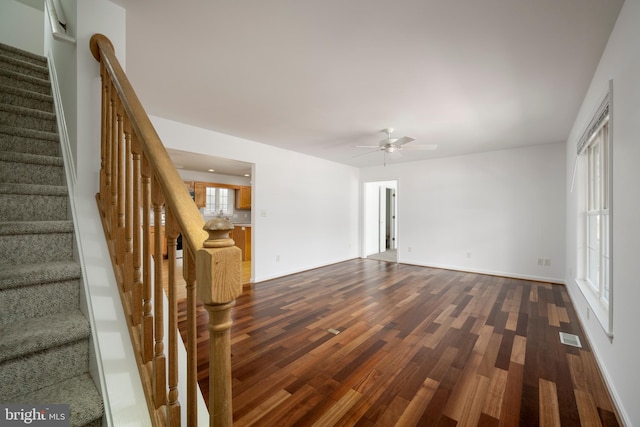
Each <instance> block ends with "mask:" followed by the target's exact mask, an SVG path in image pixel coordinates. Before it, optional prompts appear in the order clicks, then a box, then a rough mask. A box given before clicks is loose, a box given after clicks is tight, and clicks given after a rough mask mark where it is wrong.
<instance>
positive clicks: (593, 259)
mask: <svg viewBox="0 0 640 427" xmlns="http://www.w3.org/2000/svg"><path fill="white" fill-rule="evenodd" d="M588 262H589V271H588V277H587V278H588V279H589V282H591V284H592V285H593V286H594V287H595V288H596V291H598V292H600V289H599V288H600V279H599V276H600V268H599V266H600V254H599V253H598V251H596V250H594V249H592V248H589V259H588Z"/></svg>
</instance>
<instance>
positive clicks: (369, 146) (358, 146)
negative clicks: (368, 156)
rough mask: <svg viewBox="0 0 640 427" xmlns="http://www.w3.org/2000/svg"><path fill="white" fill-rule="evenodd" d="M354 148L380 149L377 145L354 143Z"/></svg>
mask: <svg viewBox="0 0 640 427" xmlns="http://www.w3.org/2000/svg"><path fill="white" fill-rule="evenodd" d="M355 147H356V148H378V149H380V146H379V145H356V146H355Z"/></svg>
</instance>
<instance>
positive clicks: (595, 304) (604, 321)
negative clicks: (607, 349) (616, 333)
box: [575, 279, 613, 340]
mask: <svg viewBox="0 0 640 427" xmlns="http://www.w3.org/2000/svg"><path fill="white" fill-rule="evenodd" d="M575 282H576V285H578V289H580V291H581V292H582V295H583V296H584V299H586V300H587V303H588V304H589V308H590V309H591V311H592V312H593V314H595V315H596V318H597V319H598V322H599V323H600V326H602V329H603V330H604V333H605V334H606V335H607V337H608V338H609V340H612V339H613V331H612V329H611V323H610V322H609V309H608V308H607V307H605V305H604V304H603V303H602V301H601V300H600V298H599V297H598V295H597V294H596V293H595V291H594V289H593V286H592V285H591V284H590V283H589V282H587V281H586V280H583V279H575Z"/></svg>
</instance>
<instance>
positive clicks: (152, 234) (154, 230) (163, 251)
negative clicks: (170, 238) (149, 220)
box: [149, 225, 167, 258]
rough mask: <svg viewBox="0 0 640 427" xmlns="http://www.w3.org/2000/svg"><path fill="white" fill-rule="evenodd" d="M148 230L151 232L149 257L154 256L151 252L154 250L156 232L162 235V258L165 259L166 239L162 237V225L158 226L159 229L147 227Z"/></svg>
mask: <svg viewBox="0 0 640 427" xmlns="http://www.w3.org/2000/svg"><path fill="white" fill-rule="evenodd" d="M149 230H150V232H151V248H150V249H151V255H154V253H153V251H154V248H155V240H154V239H155V234H156V231H158V232H160V233H162V234H161V236H162V257H163V258H166V257H167V239H166V237H165V235H164V225H162V226H160V227H155V226H151V227H149Z"/></svg>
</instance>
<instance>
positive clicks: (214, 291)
mask: <svg viewBox="0 0 640 427" xmlns="http://www.w3.org/2000/svg"><path fill="white" fill-rule="evenodd" d="M204 229H205V230H206V231H207V233H209V238H208V239H207V240H206V241H205V242H204V248H202V249H199V250H198V252H197V254H196V276H197V283H198V297H199V299H200V300H201V301H202V302H203V303H204V306H205V308H206V310H207V311H208V312H209V425H210V426H230V425H232V424H233V411H232V406H231V398H232V394H231V339H230V328H231V323H232V322H231V308H232V307H233V305H234V304H235V299H236V298H237V297H238V296H240V294H241V293H242V280H241V278H242V255H241V251H240V248H238V247H236V246H234V241H233V240H232V239H230V238H229V231H231V229H233V225H231V222H229V220H227V219H223V218H214V219H212V220H210V221H207V223H206V224H205V226H204Z"/></svg>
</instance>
